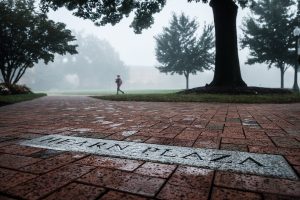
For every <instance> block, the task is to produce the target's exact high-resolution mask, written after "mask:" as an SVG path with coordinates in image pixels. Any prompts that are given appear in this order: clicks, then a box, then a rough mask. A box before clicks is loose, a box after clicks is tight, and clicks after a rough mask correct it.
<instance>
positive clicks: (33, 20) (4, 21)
mask: <svg viewBox="0 0 300 200" xmlns="http://www.w3.org/2000/svg"><path fill="white" fill-rule="evenodd" d="M65 27H66V26H65V24H63V23H55V22H54V21H52V20H49V19H48V18H47V16H46V15H44V14H42V13H39V12H37V11H36V10H35V7H34V1H33V0H3V1H1V2H0V71H1V75H2V78H3V81H4V83H5V84H6V85H7V86H10V85H13V84H16V83H17V82H18V81H19V80H20V78H21V77H22V76H23V75H24V73H25V72H26V70H27V69H28V68H31V67H33V66H34V64H36V63H38V62H39V61H40V60H43V61H44V62H45V64H47V63H48V62H50V61H51V62H53V60H54V54H55V53H57V54H61V55H63V54H66V53H70V54H75V53H77V51H76V46H77V45H71V44H69V42H72V41H74V40H75V37H74V36H72V35H71V31H70V30H68V29H65Z"/></svg>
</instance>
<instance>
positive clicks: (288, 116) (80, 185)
mask: <svg viewBox="0 0 300 200" xmlns="http://www.w3.org/2000/svg"><path fill="white" fill-rule="evenodd" d="M51 134H59V135H64V136H75V137H84V138H101V139H108V140H122V141H133V142H139V143H148V144H163V145H171V146H182V147H195V148H205V149H223V150H231V151H241V152H252V153H259V154H261V153H262V154H272V155H282V156H283V157H284V159H286V161H287V162H288V163H289V165H290V166H291V168H292V169H293V170H294V172H295V174H296V176H298V180H289V179H283V178H276V177H270V176H260V175H255V174H247V173H237V172H230V171H219V170H212V169H208V168H206V169H205V168H200V167H191V166H186V165H174V164H163V163H161V162H159V161H158V162H149V161H142V160H139V159H138V158H137V159H123V158H116V157H109V156H98V155H91V154H88V153H82V152H81V153H78V152H77V153H76V152H71V151H57V150H51V149H42V148H35V147H28V146H23V145H20V144H19V143H20V142H22V141H24V140H30V139H33V138H39V137H41V136H45V135H51ZM299 175H300V104H274V105H271V104H218V103H146V102H111V101H103V100H97V99H93V98H89V97H43V98H40V99H36V100H33V101H28V102H23V103H19V104H14V105H10V106H4V107H0V199H1V200H2V199H3V200H4V199H7V200H10V199H47V200H57V199H62V200H66V199H72V200H73V199H80V200H84V199H107V200H110V199H141V200H142V199H172V200H176V199H270V200H279V199H282V200H283V199H299V198H300V181H299Z"/></svg>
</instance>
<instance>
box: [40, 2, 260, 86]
mask: <svg viewBox="0 0 300 200" xmlns="http://www.w3.org/2000/svg"><path fill="white" fill-rule="evenodd" d="M192 1H195V2H203V3H207V2H208V0H187V2H192ZM254 2H255V0H211V1H210V6H211V7H212V8H213V13H214V21H215V33H216V62H215V74H214V79H213V81H212V82H211V83H210V86H212V87H224V86H225V87H246V86H247V85H246V83H245V82H244V81H243V79H242V77H241V72H240V64H239V57H238V48H237V33H236V17H237V11H238V6H237V4H236V3H238V4H239V5H241V6H242V7H245V6H248V5H251V4H253V3H254ZM41 3H42V8H43V10H44V11H48V10H49V8H52V9H54V10H56V9H57V8H59V7H66V8H68V9H69V10H72V11H73V14H74V15H75V16H78V17H82V18H84V19H90V20H92V21H94V22H95V24H96V25H106V24H108V23H110V24H112V25H114V24H116V23H118V22H120V21H121V20H122V19H123V18H124V17H128V16H129V14H130V13H131V12H134V14H135V17H134V19H133V22H132V23H131V27H133V28H134V31H135V32H136V33H141V31H142V30H143V29H145V28H148V27H150V26H151V25H152V24H153V23H154V18H153V14H155V13H158V12H160V11H161V10H162V8H163V7H164V6H165V4H166V0H151V1H149V0H102V1H95V0H41Z"/></svg>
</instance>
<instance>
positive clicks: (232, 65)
mask: <svg viewBox="0 0 300 200" xmlns="http://www.w3.org/2000/svg"><path fill="white" fill-rule="evenodd" d="M210 6H211V7H212V9H213V14H214V23H215V34H216V63H215V74H214V79H213V81H212V82H211V83H210V85H209V86H212V87H247V85H246V83H245V82H244V81H243V79H242V76H241V71H240V63H239V57H238V47H237V32H236V17H237V10H238V6H237V5H236V4H235V3H234V2H233V1H232V0H211V2H210Z"/></svg>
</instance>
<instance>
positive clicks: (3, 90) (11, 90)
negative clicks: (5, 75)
mask: <svg viewBox="0 0 300 200" xmlns="http://www.w3.org/2000/svg"><path fill="white" fill-rule="evenodd" d="M10 94H32V91H31V90H30V88H29V87H27V86H26V85H17V84H15V85H6V84H4V83H1V84H0V95H10Z"/></svg>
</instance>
